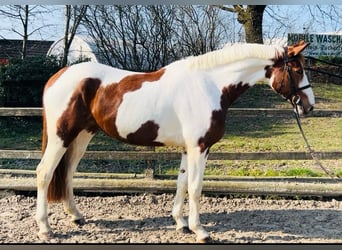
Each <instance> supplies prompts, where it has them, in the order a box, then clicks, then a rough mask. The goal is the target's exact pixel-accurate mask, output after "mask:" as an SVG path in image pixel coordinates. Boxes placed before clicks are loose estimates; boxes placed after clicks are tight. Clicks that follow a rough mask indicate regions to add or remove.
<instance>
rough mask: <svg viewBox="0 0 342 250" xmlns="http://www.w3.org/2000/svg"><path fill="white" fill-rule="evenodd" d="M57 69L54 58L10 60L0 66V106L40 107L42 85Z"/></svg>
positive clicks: (57, 65)
mask: <svg viewBox="0 0 342 250" xmlns="http://www.w3.org/2000/svg"><path fill="white" fill-rule="evenodd" d="M59 68H60V66H59V62H58V60H57V59H56V58H55V57H30V58H25V59H23V60H22V59H10V61H9V63H8V64H6V65H1V66H0V105H1V106H11V107H19V106H24V107H25V106H27V107H37V106H41V104H42V103H41V96H42V92H43V88H44V85H45V83H46V81H47V80H48V79H49V78H50V77H51V76H52V75H53V74H54V73H56V72H57V71H58V69H59Z"/></svg>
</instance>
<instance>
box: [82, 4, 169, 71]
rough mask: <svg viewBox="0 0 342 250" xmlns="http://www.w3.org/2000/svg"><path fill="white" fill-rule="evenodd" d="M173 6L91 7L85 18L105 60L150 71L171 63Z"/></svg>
mask: <svg viewBox="0 0 342 250" xmlns="http://www.w3.org/2000/svg"><path fill="white" fill-rule="evenodd" d="M173 16H174V15H173V7H172V6H139V5H134V6H121V5H120V6H103V5H102V6H92V7H90V8H89V10H88V13H87V15H86V17H85V20H84V26H85V27H86V29H87V31H88V33H89V35H90V36H91V37H92V38H93V39H94V41H95V43H96V46H97V48H98V52H99V53H100V56H101V57H102V60H105V61H106V63H108V64H110V65H112V66H116V67H120V68H124V69H129V70H135V71H151V70H155V69H156V68H158V67H160V66H162V65H163V64H166V63H168V62H169V59H168V57H167V54H168V53H166V51H168V50H169V49H170V47H171V32H172V29H171V28H172V22H173Z"/></svg>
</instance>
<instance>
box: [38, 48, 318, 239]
mask: <svg viewBox="0 0 342 250" xmlns="http://www.w3.org/2000/svg"><path fill="white" fill-rule="evenodd" d="M307 45H308V44H304V43H302V42H301V43H298V44H296V45H294V46H289V47H286V48H283V47H279V46H270V45H260V44H235V45H233V46H229V47H225V48H223V49H221V50H217V51H213V52H210V53H207V54H204V55H200V56H196V57H189V58H186V59H183V60H179V61H176V62H173V63H171V64H170V65H168V66H166V67H164V68H162V69H160V70H158V71H155V72H152V73H136V72H129V71H125V70H120V69H116V68H112V67H109V66H106V65H102V64H98V63H91V62H87V63H81V64H77V65H73V66H70V67H66V68H63V69H61V70H60V71H59V72H58V73H56V74H55V75H54V76H52V77H51V79H50V80H49V81H48V82H47V84H46V86H45V90H44V95H43V104H44V122H43V125H44V126H43V152H44V154H43V157H42V159H41V162H40V163H39V165H38V167H37V191H38V193H37V214H36V220H37V223H38V226H39V233H38V235H39V236H40V237H41V238H42V239H47V238H49V237H52V236H53V234H52V230H51V228H50V226H49V223H48V212H47V205H48V201H61V202H63V204H64V209H65V211H66V212H67V213H68V214H70V215H71V219H72V220H73V221H74V222H76V223H78V224H82V223H84V222H85V221H84V218H83V216H82V214H81V213H80V212H79V211H78V210H77V208H76V205H75V201H74V195H73V188H72V177H73V174H74V172H75V170H76V167H77V165H78V163H79V161H80V159H81V158H82V156H83V154H84V152H85V151H86V148H87V145H88V143H89V141H90V140H91V138H92V137H93V136H94V134H95V133H96V131H98V130H103V131H104V132H105V133H106V134H108V135H109V136H111V137H113V138H116V139H118V140H121V141H124V142H127V143H132V144H136V145H144V146H169V145H176V146H181V147H184V148H185V153H184V154H183V155H182V160H181V165H180V172H179V176H178V180H177V191H176V196H175V202H174V207H173V209H172V215H173V217H174V219H175V221H176V223H177V226H176V229H186V228H188V229H190V230H191V231H193V232H194V233H195V234H196V237H197V241H199V242H205V241H206V240H208V239H209V234H208V233H207V232H206V231H205V229H204V228H203V227H202V226H201V223H200V219H199V199H200V196H201V191H202V180H203V172H204V168H205V163H206V159H207V157H208V153H209V148H210V147H211V146H212V145H213V144H214V143H216V142H217V141H219V140H220V139H221V137H222V136H223V134H224V132H225V120H226V113H227V109H228V108H229V106H230V105H231V104H232V103H233V102H234V101H235V100H236V99H237V98H238V97H239V96H240V95H241V94H242V93H244V92H245V91H246V90H247V89H248V88H250V87H251V86H253V85H254V84H255V83H256V82H257V81H259V80H262V79H266V80H268V82H269V85H270V86H271V88H272V89H274V90H275V91H276V92H278V93H279V94H280V95H282V96H283V97H284V98H286V99H288V100H289V101H290V102H291V103H292V104H293V106H294V107H297V109H298V110H299V111H300V113H307V112H308V111H310V110H312V109H313V105H314V102H315V101H314V95H313V91H312V88H311V86H310V84H309V83H308V79H307V77H306V75H305V72H304V70H303V61H304V60H303V56H302V55H301V54H300V53H301V51H302V50H303V49H305V48H306V47H307ZM186 192H188V195H189V208H190V210H189V219H188V222H187V221H185V220H184V218H183V215H182V211H183V204H184V199H185V195H186Z"/></svg>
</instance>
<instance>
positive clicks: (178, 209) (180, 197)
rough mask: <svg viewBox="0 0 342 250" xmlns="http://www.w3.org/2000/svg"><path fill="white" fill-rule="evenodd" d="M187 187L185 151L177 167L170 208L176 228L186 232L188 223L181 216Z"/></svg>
mask: <svg viewBox="0 0 342 250" xmlns="http://www.w3.org/2000/svg"><path fill="white" fill-rule="evenodd" d="M187 187H188V157H187V153H183V154H182V160H181V164H180V168H179V174H178V179H177V191H176V196H175V201H174V205H173V208H172V216H173V218H174V220H175V221H176V224H177V225H176V230H183V231H184V232H188V231H189V228H188V223H187V222H186V221H185V220H184V218H183V207H184V200H185V195H186V190H187Z"/></svg>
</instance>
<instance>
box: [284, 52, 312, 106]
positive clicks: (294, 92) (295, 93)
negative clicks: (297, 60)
mask: <svg viewBox="0 0 342 250" xmlns="http://www.w3.org/2000/svg"><path fill="white" fill-rule="evenodd" d="M293 60H294V58H293V57H291V58H289V57H288V47H285V48H284V71H286V73H287V75H288V78H289V79H290V86H291V94H290V95H289V96H287V97H284V98H285V99H286V100H290V101H291V103H292V104H293V105H298V104H299V103H300V102H301V99H300V96H299V95H298V91H300V90H304V89H308V88H311V84H308V85H305V86H303V87H300V88H297V87H296V85H295V82H294V80H293V77H292V68H291V66H290V65H289V62H291V61H293ZM283 81H284V77H283V80H282V81H281V84H282V83H283Z"/></svg>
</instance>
